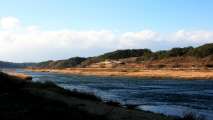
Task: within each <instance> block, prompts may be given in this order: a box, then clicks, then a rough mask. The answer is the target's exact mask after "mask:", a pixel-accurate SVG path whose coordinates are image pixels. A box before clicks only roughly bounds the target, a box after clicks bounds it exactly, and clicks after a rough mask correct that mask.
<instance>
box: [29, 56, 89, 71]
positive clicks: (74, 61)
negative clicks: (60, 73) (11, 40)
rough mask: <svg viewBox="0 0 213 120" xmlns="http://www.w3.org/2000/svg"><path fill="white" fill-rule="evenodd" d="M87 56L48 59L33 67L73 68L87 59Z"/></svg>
mask: <svg viewBox="0 0 213 120" xmlns="http://www.w3.org/2000/svg"><path fill="white" fill-rule="evenodd" d="M86 59H87V58H84V57H73V58H69V59H66V60H57V61H53V60H48V61H44V62H40V63H39V64H37V65H35V66H34V67H33V69H64V68H73V67H76V66H77V65H79V64H81V62H83V61H85V60H86Z"/></svg>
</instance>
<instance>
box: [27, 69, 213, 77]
mask: <svg viewBox="0 0 213 120" xmlns="http://www.w3.org/2000/svg"><path fill="white" fill-rule="evenodd" d="M26 71H33V72H51V73H65V74H75V75H96V76H115V77H137V78H173V79H213V71H212V70H208V69H201V70H193V69H173V70H169V69H152V70H151V69H144V70H142V69H135V70H132V69H127V70H123V69H87V68H85V69H83V68H81V69H71V70H53V69H45V70H26Z"/></svg>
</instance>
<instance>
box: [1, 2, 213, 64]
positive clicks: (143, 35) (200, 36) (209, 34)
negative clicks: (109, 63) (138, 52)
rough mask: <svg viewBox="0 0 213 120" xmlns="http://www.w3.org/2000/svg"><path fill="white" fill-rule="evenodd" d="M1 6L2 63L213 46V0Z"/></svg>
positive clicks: (43, 3) (14, 4)
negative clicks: (212, 44)
mask: <svg viewBox="0 0 213 120" xmlns="http://www.w3.org/2000/svg"><path fill="white" fill-rule="evenodd" d="M0 6H1V7H0V20H1V24H0V60H2V61H11V62H41V61H46V60H60V59H68V58H71V57H75V56H80V57H89V56H97V55H101V54H103V53H106V52H111V51H114V50H118V49H143V48H149V49H151V50H152V51H153V52H155V51H156V50H169V49H171V48H173V47H187V46H193V47H197V46H200V45H203V44H205V43H212V42H213V22H212V21H213V16H212V11H213V1H212V0H51V1H50V0H27V1H26V0H18V1H17V0H6V1H5V0H0Z"/></svg>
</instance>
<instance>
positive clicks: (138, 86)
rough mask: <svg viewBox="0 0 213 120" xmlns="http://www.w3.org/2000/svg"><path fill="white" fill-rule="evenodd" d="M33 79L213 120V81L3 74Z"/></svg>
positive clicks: (151, 108) (145, 107)
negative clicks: (27, 76) (28, 76)
mask: <svg viewBox="0 0 213 120" xmlns="http://www.w3.org/2000/svg"><path fill="white" fill-rule="evenodd" d="M3 72H18V73H24V74H26V75H30V76H32V77H33V81H35V82H36V81H40V82H45V81H52V82H54V83H56V84H57V85H59V86H61V87H63V88H66V89H71V90H73V89H76V90H79V91H83V92H92V93H94V94H96V95H98V96H100V97H101V98H102V99H103V100H106V101H107V100H113V101H117V102H120V103H121V104H122V105H124V104H134V105H138V108H139V109H141V110H146V111H152V112H155V113H162V114H165V115H172V116H181V117H182V116H183V113H186V112H187V113H188V112H193V113H195V114H196V115H204V116H206V120H212V119H213V114H212V113H213V80H201V79H198V80H192V79H190V80H188V79H150V78H149V79H145V78H128V77H100V76H88V75H71V74H59V73H42V72H26V71H21V70H13V71H3Z"/></svg>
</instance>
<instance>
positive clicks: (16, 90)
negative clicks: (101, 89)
mask: <svg viewBox="0 0 213 120" xmlns="http://www.w3.org/2000/svg"><path fill="white" fill-rule="evenodd" d="M0 98H1V99H0V119H32V118H33V119H41V120H44V119H78V120H84V119H89V120H141V119H143V120H175V119H180V118H178V117H172V116H165V115H162V114H154V113H152V112H146V111H141V110H135V109H127V108H124V107H121V106H118V105H112V103H111V105H109V103H108V104H107V103H106V102H103V101H101V100H100V99H99V98H98V97H95V96H94V95H92V94H91V93H80V92H77V91H70V90H66V89H63V88H61V87H59V86H57V85H55V84H53V83H51V82H46V83H38V82H37V83H34V82H31V81H23V80H20V79H18V78H14V77H11V76H9V75H7V74H5V73H2V72H0Z"/></svg>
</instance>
